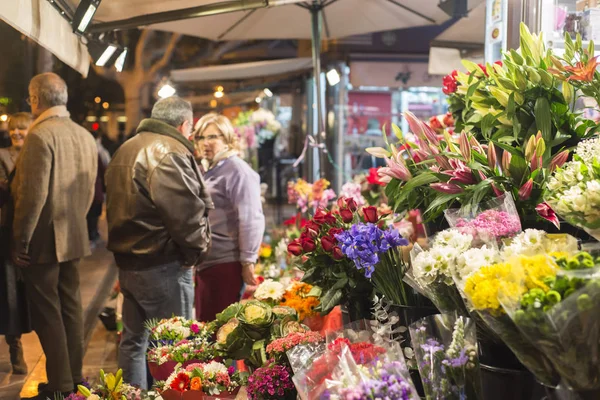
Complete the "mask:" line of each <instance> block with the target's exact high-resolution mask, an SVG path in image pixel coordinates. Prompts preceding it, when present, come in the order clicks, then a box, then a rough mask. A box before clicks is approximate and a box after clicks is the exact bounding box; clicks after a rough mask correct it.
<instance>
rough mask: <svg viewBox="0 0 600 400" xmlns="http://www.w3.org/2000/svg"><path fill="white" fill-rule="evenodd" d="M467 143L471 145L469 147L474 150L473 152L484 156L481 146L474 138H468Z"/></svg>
mask: <svg viewBox="0 0 600 400" xmlns="http://www.w3.org/2000/svg"><path fill="white" fill-rule="evenodd" d="M469 143H470V144H471V147H472V148H474V149H475V150H477V151H478V152H479V153H481V154H485V150H484V149H483V146H482V145H481V143H479V142H478V141H477V139H476V138H475V136H471V137H470V138H469Z"/></svg>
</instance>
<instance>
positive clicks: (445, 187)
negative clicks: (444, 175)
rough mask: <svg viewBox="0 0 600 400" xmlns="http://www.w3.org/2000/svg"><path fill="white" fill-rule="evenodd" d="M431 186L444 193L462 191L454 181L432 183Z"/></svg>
mask: <svg viewBox="0 0 600 400" xmlns="http://www.w3.org/2000/svg"><path fill="white" fill-rule="evenodd" d="M431 188H432V189H433V190H435V191H436V192H442V193H446V194H456V193H462V192H463V189H462V188H461V187H460V186H459V185H457V184H455V183H432V184H431Z"/></svg>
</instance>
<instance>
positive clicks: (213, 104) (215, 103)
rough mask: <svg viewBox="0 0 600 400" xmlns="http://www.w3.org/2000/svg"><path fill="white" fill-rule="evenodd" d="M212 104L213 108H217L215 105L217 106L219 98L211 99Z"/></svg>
mask: <svg viewBox="0 0 600 400" xmlns="http://www.w3.org/2000/svg"><path fill="white" fill-rule="evenodd" d="M210 106H211V107H212V108H215V107H217V100H215V99H211V100H210Z"/></svg>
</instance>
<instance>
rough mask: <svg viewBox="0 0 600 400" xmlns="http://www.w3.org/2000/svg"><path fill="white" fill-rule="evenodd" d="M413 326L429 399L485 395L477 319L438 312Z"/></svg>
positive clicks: (411, 334) (469, 397)
mask: <svg viewBox="0 0 600 400" xmlns="http://www.w3.org/2000/svg"><path fill="white" fill-rule="evenodd" d="M409 329H410V336H411V338H412V343H413V346H414V350H415V356H416V358H417V365H418V368H419V373H420V375H421V381H422V382H423V387H424V389H425V395H426V397H427V399H431V400H453V399H457V400H459V399H482V390H481V378H480V371H479V358H478V356H477V353H478V350H477V335H476V330H475V323H474V321H472V320H471V319H469V318H466V317H464V316H457V315H456V314H438V315H433V316H430V317H426V318H423V319H421V320H419V321H417V322H415V323H413V324H411V326H410V328H409Z"/></svg>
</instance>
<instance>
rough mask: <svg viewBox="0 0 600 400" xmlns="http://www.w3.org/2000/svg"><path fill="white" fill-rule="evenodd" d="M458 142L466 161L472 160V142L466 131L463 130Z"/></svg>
mask: <svg viewBox="0 0 600 400" xmlns="http://www.w3.org/2000/svg"><path fill="white" fill-rule="evenodd" d="M458 144H459V147H460V154H462V156H463V158H464V159H465V161H466V162H469V161H471V143H469V137H468V136H467V133H466V132H465V131H462V132H461V134H460V139H458Z"/></svg>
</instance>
